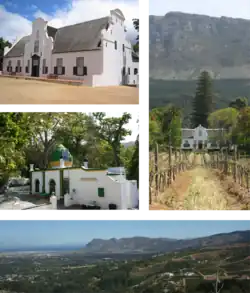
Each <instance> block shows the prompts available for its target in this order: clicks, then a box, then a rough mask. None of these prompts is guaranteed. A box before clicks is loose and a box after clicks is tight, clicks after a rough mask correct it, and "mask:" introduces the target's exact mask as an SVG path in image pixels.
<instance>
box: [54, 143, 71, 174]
mask: <svg viewBox="0 0 250 293" xmlns="http://www.w3.org/2000/svg"><path fill="white" fill-rule="evenodd" d="M61 159H63V160H64V166H65V167H72V166H73V157H72V155H71V153H70V152H69V150H68V149H67V148H66V147H65V146H64V145H62V144H60V145H57V146H56V148H55V150H54V151H53V152H52V154H51V156H50V158H49V168H60V160H61Z"/></svg>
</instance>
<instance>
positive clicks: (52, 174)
mask: <svg viewBox="0 0 250 293" xmlns="http://www.w3.org/2000/svg"><path fill="white" fill-rule="evenodd" d="M51 179H53V180H55V182H56V188H55V189H56V192H55V196H56V197H57V199H58V200H59V199H60V171H59V170H55V171H46V172H45V192H46V193H49V189H50V188H49V182H50V180H51Z"/></svg>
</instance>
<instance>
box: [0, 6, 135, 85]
mask: <svg viewBox="0 0 250 293" xmlns="http://www.w3.org/2000/svg"><path fill="white" fill-rule="evenodd" d="M124 21H125V17H124V15H123V13H122V12H121V10H119V9H115V10H112V11H110V15H109V16H107V17H104V18H100V19H95V20H91V21H87V22H83V23H78V24H75V25H69V26H66V27H61V28H59V29H56V28H54V27H51V26H49V25H48V23H47V21H45V20H43V19H42V18H38V19H36V20H35V21H34V22H33V24H32V33H31V35H29V36H25V37H23V38H21V39H19V40H17V41H16V42H15V43H14V44H13V46H12V47H11V48H7V47H6V48H5V50H4V61H3V74H16V75H26V76H34V77H43V78H46V77H54V78H59V79H67V80H80V81H82V83H83V84H85V85H90V86H112V85H114V86H115V85H137V84H138V79H139V78H138V76H139V73H138V70H139V57H138V55H137V54H136V53H135V52H133V47H132V44H131V42H130V41H128V40H127V38H126V37H127V33H126V28H125V25H124Z"/></svg>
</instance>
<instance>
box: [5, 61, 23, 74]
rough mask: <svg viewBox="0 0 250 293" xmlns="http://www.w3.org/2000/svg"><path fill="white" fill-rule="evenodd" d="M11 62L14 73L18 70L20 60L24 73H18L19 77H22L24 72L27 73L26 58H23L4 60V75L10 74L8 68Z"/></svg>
mask: <svg viewBox="0 0 250 293" xmlns="http://www.w3.org/2000/svg"><path fill="white" fill-rule="evenodd" d="M9 60H11V66H12V71H13V72H15V70H16V66H17V61H18V60H20V61H21V67H22V72H21V73H17V75H22V74H23V72H24V71H25V68H24V58H23V57H12V58H4V59H3V73H4V74H8V72H7V66H8V63H9Z"/></svg>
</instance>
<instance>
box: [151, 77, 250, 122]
mask: <svg viewBox="0 0 250 293" xmlns="http://www.w3.org/2000/svg"><path fill="white" fill-rule="evenodd" d="M196 85H197V80H154V79H151V80H150V84H149V97H150V100H149V101H150V109H153V108H158V107H162V106H166V105H167V104H169V103H170V104H173V105H175V106H177V107H180V108H181V109H182V110H183V123H184V125H186V126H187V125H189V122H190V119H189V115H190V114H191V113H192V103H193V98H194V96H195V90H196ZM213 93H214V97H215V105H214V106H215V109H221V108H225V107H227V106H228V105H229V103H230V102H231V101H232V100H234V99H235V98H236V97H239V96H241V97H248V99H249V97H250V84H249V80H248V79H221V80H213Z"/></svg>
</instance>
